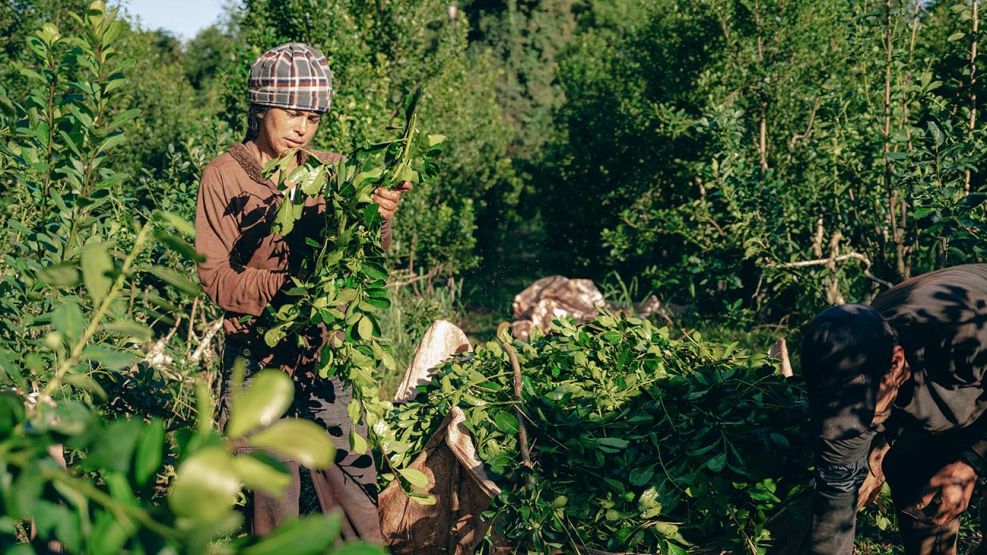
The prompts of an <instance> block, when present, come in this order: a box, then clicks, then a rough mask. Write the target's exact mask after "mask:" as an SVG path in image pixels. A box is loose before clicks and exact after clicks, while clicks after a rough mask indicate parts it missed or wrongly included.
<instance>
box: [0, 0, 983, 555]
mask: <svg viewBox="0 0 987 555" xmlns="http://www.w3.org/2000/svg"><path fill="white" fill-rule="evenodd" d="M88 6H89V4H88V2H85V1H77V0H5V1H4V2H2V3H0V257H2V258H0V311H2V313H3V314H4V317H3V318H2V319H0V379H2V380H3V383H7V384H10V385H15V386H17V387H19V388H20V389H21V391H28V392H30V391H32V390H33V391H34V392H35V393H38V392H39V390H40V391H41V392H42V393H45V392H51V391H55V390H58V389H59V388H62V387H66V388H70V389H71V391H72V395H73V396H77V397H78V398H80V399H81V400H82V401H83V402H84V404H85V406H87V407H89V408H87V409H80V410H86V411H88V410H93V411H94V412H95V413H100V414H102V413H108V412H113V413H115V414H132V415H140V416H142V417H144V418H149V419H153V422H157V423H158V424H156V426H158V428H155V429H154V430H152V432H151V434H152V440H153V438H154V437H157V436H156V435H154V434H157V433H158V432H157V430H158V429H159V428H160V429H161V430H162V431H161V433H162V434H163V430H164V429H165V428H167V429H168V430H172V429H175V428H179V427H183V426H188V427H189V428H190V429H196V428H195V426H196V414H197V411H201V410H202V409H203V407H204V406H206V405H203V404H202V403H203V400H202V399H203V398H204V397H208V395H203V394H201V393H200V394H199V396H198V401H197V395H196V388H197V387H201V386H197V384H201V383H203V380H202V379H201V378H203V377H205V383H206V384H213V386H214V385H215V375H216V372H217V371H218V361H217V359H216V355H215V353H216V351H217V349H218V348H219V346H218V341H219V337H218V336H217V331H218V324H217V322H219V320H218V318H219V317H220V315H219V313H218V311H217V310H216V309H215V308H214V307H212V306H211V305H210V304H209V303H208V301H207V300H206V299H205V297H203V296H202V295H201V293H200V291H199V289H198V285H197V284H196V283H195V277H194V276H195V273H194V258H195V255H194V252H192V251H191V248H190V247H189V243H190V239H189V236H188V232H189V228H188V222H191V221H193V220H194V210H195V199H196V191H197V187H198V178H199V175H200V172H201V170H202V168H203V167H204V165H205V164H206V163H207V162H208V161H209V160H211V159H212V158H213V157H215V156H217V155H218V154H219V153H221V152H223V151H224V150H225V149H226V148H227V146H228V145H230V144H231V143H233V142H236V141H239V140H240V139H241V138H242V136H243V133H244V128H245V116H246V108H247V103H246V75H247V74H248V70H249V67H250V64H251V63H252V61H253V60H254V59H255V58H256V57H257V56H258V55H259V54H261V53H262V52H264V51H265V50H267V49H268V48H270V47H272V46H275V45H277V44H281V43H284V42H289V41H300V42H306V43H309V44H312V45H314V46H316V47H318V48H319V49H321V50H322V51H323V52H324V53H325V54H326V56H327V58H328V60H329V63H330V65H331V67H332V69H333V72H334V76H335V88H336V94H335V97H334V99H333V107H332V111H331V112H330V113H329V114H328V116H327V117H326V118H324V119H323V122H324V123H323V125H322V129H321V130H320V132H319V134H318V136H317V138H316V143H315V146H317V147H320V148H326V149H331V150H336V151H339V152H348V151H350V150H352V149H353V148H355V147H357V146H360V145H362V144H365V143H368V142H373V141H377V140H381V139H383V138H386V137H387V136H389V135H388V133H392V131H389V130H388V125H389V124H390V123H392V121H393V117H394V114H395V113H396V110H397V108H398V107H399V106H401V103H402V99H403V98H404V97H405V95H407V94H408V93H409V92H411V91H412V90H414V89H415V88H416V87H419V86H422V87H424V96H423V98H422V100H421V105H420V114H419V115H420V118H421V122H422V126H423V127H424V128H426V129H427V130H428V131H429V132H430V133H438V134H442V135H445V136H446V137H447V140H446V143H445V150H444V152H443V155H442V156H441V157H440V158H439V159H437V162H438V164H439V173H438V176H437V178H436V179H434V180H432V181H429V182H427V183H422V184H420V185H419V186H417V187H416V189H415V190H414V192H413V193H412V194H409V195H406V197H405V199H404V200H403V202H402V206H401V209H400V211H399V212H398V215H397V217H396V230H395V233H394V237H395V242H394V245H393V246H392V248H391V250H390V251H389V255H388V256H389V257H390V260H391V263H392V274H391V287H390V288H391V290H392V296H393V300H394V303H393V305H392V306H391V307H390V308H389V309H388V312H387V314H386V315H385V316H384V317H382V321H383V326H384V334H385V335H386V336H387V337H388V339H389V340H390V342H391V343H392V345H394V348H395V357H396V358H397V359H398V361H399V363H400V364H399V366H400V365H402V364H404V361H407V360H408V359H409V358H410V355H411V353H412V352H413V348H414V345H415V343H416V342H417V340H418V338H420V336H421V334H422V333H423V331H424V330H425V329H426V328H427V327H428V325H429V324H430V323H431V322H432V321H433V320H434V319H436V318H440V317H441V318H446V319H449V320H452V321H453V322H455V323H457V324H460V325H462V327H463V328H464V329H465V330H467V332H468V333H470V334H471V335H473V336H474V337H478V338H480V339H489V338H491V337H492V335H493V328H494V327H495V325H496V322H499V321H501V320H507V319H510V302H511V298H512V297H513V295H515V294H516V293H518V292H520V291H521V290H522V289H523V288H524V287H525V286H527V285H528V284H529V283H530V282H531V281H533V280H535V279H537V278H540V277H543V276H546V275H550V274H563V275H566V276H569V277H587V278H591V279H594V280H595V281H596V282H597V283H598V284H600V285H601V288H602V289H604V292H605V294H606V295H607V296H608V298H610V299H612V300H616V301H622V302H625V303H633V302H637V301H641V300H642V299H644V298H645V297H646V296H647V295H649V294H655V295H656V296H657V297H658V298H659V299H661V301H662V302H663V303H664V304H665V305H666V306H668V307H671V308H672V309H673V315H672V318H673V319H674V320H675V321H676V324H677V325H681V326H689V327H698V328H700V329H703V330H704V332H705V333H706V334H707V335H712V336H716V337H723V338H727V339H730V340H733V339H736V340H739V341H741V342H742V343H745V344H749V345H753V346H755V347H757V348H761V347H763V346H766V343H767V342H769V341H773V339H774V338H775V337H777V336H780V335H786V336H788V337H789V338H790V340H791V339H792V338H797V336H798V330H799V327H800V326H801V325H802V324H804V323H805V322H806V321H807V319H808V318H810V317H811V315H812V314H814V313H815V312H816V311H818V310H819V309H821V308H822V307H824V306H826V305H827V304H830V303H835V302H842V301H866V300H868V299H869V298H871V297H872V296H873V295H875V294H876V293H877V292H879V291H880V290H882V289H883V288H886V287H887V286H889V285H890V284H893V283H896V282H898V281H900V280H902V279H904V278H907V277H909V276H912V275H917V274H919V273H922V272H926V271H929V270H933V269H936V268H941V267H944V266H949V265H955V264H960V263H965V262H974V261H980V260H983V257H984V252H985V249H987V242H985V240H984V239H985V234H987V215H985V209H984V204H983V201H984V200H985V199H987V197H985V194H987V192H985V191H984V175H985V174H984V172H985V170H987V167H985V160H984V157H983V156H982V153H983V152H984V147H985V143H984V141H985V136H984V132H983V131H982V129H983V128H984V126H983V125H982V119H983V118H982V117H981V113H982V108H981V104H982V103H983V102H984V101H985V100H987V90H984V89H985V83H987V79H984V78H983V76H982V75H981V73H982V72H983V68H984V60H983V59H982V58H983V50H984V49H983V48H982V46H983V45H979V44H978V43H979V42H980V41H979V39H980V38H981V37H980V31H979V28H980V19H981V18H982V14H980V13H978V12H979V8H980V7H979V6H978V3H977V1H976V0H974V1H972V2H971V1H970V0H956V1H925V0H866V1H850V0H797V1H796V0H700V1H681V0H504V1H488V0H472V1H470V0H460V1H455V2H453V1H449V0H443V1H438V0H379V1H375V2H366V1H363V0H338V1H331V2H328V1H325V0H279V1H274V0H243V1H242V2H231V3H230V4H229V5H228V7H227V11H226V14H225V17H224V19H223V21H222V23H221V24H217V25H214V26H211V27H208V28H206V29H205V30H203V31H201V32H200V33H199V34H198V35H196V36H195V37H193V38H191V39H190V40H188V41H186V42H181V41H179V40H177V39H176V38H174V37H173V36H171V35H169V34H168V33H167V32H164V31H156V30H147V29H142V28H140V27H139V26H138V25H137V24H136V23H134V22H133V20H132V19H131V17H130V16H129V15H128V13H127V9H126V4H125V3H124V6H123V8H122V9H121V10H120V11H119V13H117V14H116V15H114V14H113V13H112V12H113V10H110V11H109V12H104V11H103V10H102V9H101V8H98V7H97V8H98V9H90V8H89V7H88ZM111 7H112V6H111ZM74 14H78V15H74ZM87 14H88V15H87ZM219 335H221V334H219ZM83 367H84V368H85V369H86V370H85V371H81V370H80V371H77V370H78V369H80V368H83ZM397 379H399V376H393V375H385V376H382V377H381V381H382V382H383V383H384V386H385V390H386V389H387V388H388V387H390V386H392V385H393V384H394V383H395V381H396V380H397ZM197 403H199V404H198V405H197ZM80 406H81V405H80ZM3 410H8V409H3ZM9 411H10V414H15V412H16V411H15V409H13V408H9ZM4 414H7V413H5V412H3V411H0V415H4ZM4 418H6V417H4ZM3 422H4V421H3V419H2V418H0V431H5V429H4V428H3V427H2V426H3ZM53 426H55V425H54V424H53ZM201 426H202V425H201V423H200V424H199V428H198V429H199V430H200V431H201V430H202V428H201ZM65 433H67V432H65V430H58V429H57V426H56V427H55V428H52V432H51V435H50V437H48V438H47V439H45V441H47V442H49V443H57V442H59V441H62V440H63V439H64V438H63V437H62V436H59V435H58V434H63V435H64V434H65ZM106 433H117V434H118V433H120V431H119V430H115V429H112V430H109V431H107V432H106ZM127 433H132V434H133V441H131V443H130V444H129V445H130V449H132V450H133V449H139V446H140V445H142V444H143V443H142V442H147V441H152V440H144V439H142V438H144V437H145V436H146V435H147V433H148V432H147V430H144V429H142V430H141V431H138V430H137V429H136V428H135V429H134V430H133V431H132V432H127ZM203 433H204V432H203ZM202 437H205V436H202ZM80 441H81V440H80ZM86 441H97V440H96V438H88V439H86ZM157 441H158V442H159V443H160V441H161V440H160V439H158V440H157ZM202 442H203V445H205V444H208V441H206V440H204V439H203V440H202ZM35 447H36V448H37V449H44V448H47V443H39V444H37V445H35ZM200 448H201V446H200V447H196V448H195V449H193V448H189V449H188V450H187V452H188V453H193V455H194V453H195V452H196V449H200ZM128 453H130V451H128ZM114 456H115V455H114V454H112V453H111V454H107V455H106V457H107V458H108V459H112V458H113V457H114ZM128 456H129V455H128ZM149 456H150V455H149ZM162 456H163V457H164V458H165V459H167V457H168V456H169V455H168V454H167V453H166V454H165V455H161V454H160V453H158V455H157V458H156V459H155V458H154V456H150V457H151V459H149V461H150V462H148V463H147V465H151V466H153V467H155V468H156V467H157V465H158V464H163V463H162V460H161V458H162ZM152 462H156V464H153V465H152V464H151V463H152ZM138 466H139V465H138ZM118 470H119V471H120V472H122V473H123V474H127V473H128V472H136V471H137V468H136V467H134V468H131V467H127V468H120V469H118ZM141 472H143V474H142V475H143V476H144V482H142V483H144V484H145V485H144V486H142V487H150V486H148V485H146V481H147V476H148V474H147V473H148V472H150V471H149V470H146V469H145V470H142V471H141ZM38 480H39V481H41V480H44V481H45V483H48V481H51V480H55V481H56V482H57V480H56V479H55V478H53V477H52V476H49V475H44V476H40V475H39V477H38ZM38 483H40V482H38ZM32 484H34V482H32ZM34 487H35V486H34V485H32V486H31V488H34ZM37 487H40V486H37ZM46 487H47V486H46ZM62 487H65V486H64V484H63V485H62ZM30 491H32V492H33V491H35V489H31V490H30ZM117 493H118V492H114V493H113V495H114V496H118V495H117ZM24 495H28V494H24ZM121 495H122V494H121ZM97 497H98V496H97ZM118 497H119V496H118ZM194 505H195V503H192V502H189V503H188V504H184V505H183V504H182V503H178V507H179V508H178V509H176V510H177V511H178V512H181V510H191V509H188V507H192V506H194ZM182 507H184V508H182ZM104 509H105V511H107V512H106V514H111V513H112V514H118V513H113V510H112V508H109V507H108V506H105V505H104ZM53 511H54V509H53ZM56 512H57V511H56ZM135 514H136V513H135ZM185 516H186V517H187V518H189V519H193V520H194V519H195V518H198V517H200V516H201V515H195V514H188V515H185ZM210 516H215V515H210ZM59 518H60V517H59V516H58V515H53V516H52V524H51V526H58V525H60V524H58V523H59V522H62V521H61V520H59ZM87 518H88V517H87ZM131 518H132V519H133V520H134V522H136V523H138V524H140V525H142V526H143V525H147V523H146V522H144V521H143V520H141V518H139V517H138V516H135V515H131ZM217 518H218V517H217ZM875 518H876V520H874V521H873V522H876V523H877V524H880V525H879V526H878V525H877V524H875V525H874V526H875V527H874V533H875V534H879V532H878V531H877V529H878V528H879V529H880V530H883V529H884V528H886V527H887V519H886V518H885V517H882V516H880V515H878V516H877V517H875ZM882 519H883V520H882ZM171 525H174V526H175V527H176V528H175V530H182V528H181V526H182V524H181V521H180V519H179V520H176V521H174V522H173V523H172V524H169V526H171ZM4 527H7V528H10V530H13V529H14V527H13V524H11V523H9V522H6V521H4V522H0V528H3V529H4V530H6V529H7V528H4ZM105 527H107V529H108V530H109V528H110V525H108V524H107V525H106V526H105ZM217 529H218V528H217ZM111 532H112V530H110V531H107V532H105V534H106V535H107V537H110V540H106V541H111V540H113V538H115V537H116V536H113V535H112V533H111ZM202 533H203V537H206V536H208V534H215V530H212V531H210V532H208V533H207V532H202ZM175 535H176V536H177V535H179V534H178V533H177V532H176V533H175ZM124 539H126V538H124ZM80 541H81V540H80ZM89 541H97V540H92V539H90V540H89ZM99 541H103V540H102V539H99ZM203 541H205V540H203ZM327 541H329V540H327ZM108 545H113V544H108ZM874 549H878V548H877V547H875V548H874Z"/></svg>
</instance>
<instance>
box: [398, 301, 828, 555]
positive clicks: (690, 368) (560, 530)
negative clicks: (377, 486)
mask: <svg viewBox="0 0 987 555" xmlns="http://www.w3.org/2000/svg"><path fill="white" fill-rule="evenodd" d="M502 345H503V346H502ZM504 347H507V348H508V349H516V352H517V355H518V362H519V364H520V367H521V369H522V374H523V386H522V388H521V396H520V397H521V402H520V403H517V402H516V401H515V399H516V398H515V394H514V388H513V371H512V368H511V364H510V361H509V356H508V353H507V351H505V348H504ZM453 406H458V407H460V408H462V409H463V410H464V411H465V413H466V417H467V422H466V425H467V426H468V427H469V429H470V431H471V432H472V434H473V436H474V441H475V443H476V446H477V451H478V454H479V456H480V458H481V459H482V460H483V461H484V464H485V466H486V470H487V471H488V472H489V473H491V475H492V476H493V477H494V479H495V481H496V482H497V483H498V485H500V486H501V488H502V489H503V490H504V493H503V494H502V495H501V496H500V497H499V498H498V499H497V500H495V503H494V507H493V509H492V510H491V512H490V513H489V514H488V515H487V516H488V517H490V518H494V519H495V529H496V530H497V533H498V534H500V535H502V536H503V537H504V538H506V539H507V541H508V542H510V543H511V544H512V545H514V546H516V547H520V548H526V549H532V550H539V551H550V550H553V549H562V550H564V551H574V550H575V549H576V548H582V547H591V548H596V549H606V550H609V551H632V552H648V553H655V552H662V553H684V552H686V551H689V550H691V549H693V548H696V547H704V548H707V547H718V548H723V549H730V550H734V551H735V552H752V551H757V548H758V547H759V546H762V545H764V544H765V543H766V542H768V541H769V540H770V534H769V533H768V532H767V530H766V526H767V524H768V522H769V521H770V519H771V518H772V516H774V515H775V514H776V513H777V512H778V511H779V509H780V508H781V507H782V505H783V503H784V502H785V501H786V500H787V499H789V498H791V497H792V496H794V495H795V494H797V493H798V492H800V491H802V490H803V489H804V488H805V484H806V483H807V482H808V480H807V469H808V460H807V455H806V454H807V453H809V452H811V450H810V449H808V444H807V443H806V441H807V440H806V436H805V433H804V430H803V429H802V424H803V422H804V421H805V419H804V415H805V401H804V397H803V395H802V392H801V390H800V389H799V388H798V387H797V386H795V385H793V384H791V383H789V382H786V381H785V379H784V378H782V377H781V376H780V375H777V374H776V373H775V372H774V370H773V368H772V367H770V366H769V365H768V359H767V358H766V357H763V356H756V355H755V356H752V355H750V354H747V353H744V352H742V351H740V350H738V349H737V348H736V346H735V345H713V344H710V343H706V342H704V341H703V340H702V339H701V337H699V335H698V334H691V335H686V336H684V337H682V338H680V339H674V338H672V337H670V336H669V333H668V331H667V330H666V329H664V328H658V327H656V326H654V325H653V324H652V323H650V322H648V321H646V320H640V319H635V318H624V317H619V316H612V315H602V316H600V317H599V318H597V319H596V320H595V321H593V322H591V323H589V324H586V325H576V324H574V323H571V322H558V323H557V329H556V331H554V332H553V333H552V334H550V335H536V336H534V337H533V338H532V340H531V341H530V342H528V343H521V342H507V340H506V339H505V343H504V344H501V343H497V342H491V343H488V344H486V345H484V346H481V347H480V348H478V349H477V350H476V352H474V353H470V354H468V355H465V356H462V357H460V358H458V359H456V360H454V361H451V362H448V363H446V364H445V365H443V366H442V367H441V368H440V369H439V370H438V372H437V375H436V378H435V380H434V381H433V382H432V383H431V384H430V385H428V386H422V387H420V388H419V394H418V396H417V398H416V399H415V400H414V401H412V402H409V403H405V404H402V405H400V406H398V407H397V408H395V410H394V411H392V412H391V413H390V415H389V417H388V419H389V422H390V425H391V428H392V429H396V430H398V439H399V440H400V441H402V442H404V443H406V444H408V445H409V446H410V447H411V448H410V449H408V451H407V452H408V453H415V452H417V451H418V450H419V449H420V448H421V446H422V445H423V444H424V442H425V441H427V439H428V437H429V436H430V434H431V432H432V430H434V429H435V427H436V426H438V425H439V424H440V422H441V421H442V419H443V418H444V417H445V415H446V414H447V413H448V412H449V410H450V408H451V407H453ZM518 408H519V409H520V414H522V415H523V417H522V421H523V424H524V426H525V427H526V428H527V434H528V442H529V443H530V451H531V459H532V460H533V463H534V464H533V468H531V469H529V468H528V467H527V465H526V464H525V463H524V461H523V456H522V453H521V450H522V449H521V446H520V444H519V439H518V438H519V433H518V432H519V427H520V426H521V424H522V422H519V420H518V418H517V417H516V414H519V413H518V412H517V409H518ZM409 456H410V455H409ZM392 462H394V463H395V464H396V465H398V466H401V465H403V464H404V463H405V462H406V461H403V460H400V459H397V460H394V461H392Z"/></svg>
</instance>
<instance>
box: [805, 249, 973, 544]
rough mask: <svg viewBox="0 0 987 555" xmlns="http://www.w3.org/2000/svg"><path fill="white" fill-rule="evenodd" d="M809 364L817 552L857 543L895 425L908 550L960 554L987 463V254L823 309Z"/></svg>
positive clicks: (812, 333)
mask: <svg viewBox="0 0 987 555" xmlns="http://www.w3.org/2000/svg"><path fill="white" fill-rule="evenodd" d="M802 370H803V374H804V376H805V380H806V386H807V388H808V394H809V409H810V420H811V422H812V429H813V433H814V434H815V437H816V493H815V499H814V506H813V521H812V532H811V535H810V538H809V546H808V548H809V549H808V551H809V552H810V553H813V554H825V555H842V554H850V553H852V552H853V540H854V533H855V527H856V506H857V492H858V489H859V487H860V485H861V484H862V483H863V481H864V479H865V478H866V477H867V473H868V470H869V469H868V453H869V451H870V447H871V442H872V440H873V439H874V438H875V436H876V435H877V434H879V433H885V434H886V435H887V437H888V438H889V440H890V441H891V448H890V450H889V451H888V453H887V455H886V457H885V459H884V462H883V470H884V474H885V477H886V479H887V482H888V485H889V486H890V487H891V496H892V500H893V502H894V506H895V509H896V510H897V513H898V525H899V527H900V529H901V539H902V543H903V546H904V549H905V553H909V554H918V553H921V554H947V553H955V552H956V546H957V537H958V533H959V516H960V514H962V513H963V512H964V511H965V510H966V509H967V507H968V506H969V504H970V499H971V497H972V495H973V490H974V487H975V485H976V483H977V480H978V477H982V476H985V474H987V415H985V410H987V392H985V383H984V380H985V373H987V264H969V265H963V266H956V267H952V268H947V269H943V270H939V271H936V272H932V273H928V274H924V275H921V276H918V277H915V278H912V279H909V280H907V281H905V282H903V283H901V284H899V285H897V286H895V287H893V288H891V289H889V290H887V291H884V292H883V293H881V294H879V295H878V296H877V297H876V298H875V299H874V301H873V303H871V305H870V306H867V305H860V304H856V305H854V304H851V305H839V306H834V307H831V308H829V309H827V310H825V311H823V312H822V313H820V314H819V315H818V316H817V317H816V318H815V320H813V322H812V324H811V325H810V326H809V328H808V330H807V332H806V337H805V343H804V345H803V348H802Z"/></svg>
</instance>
